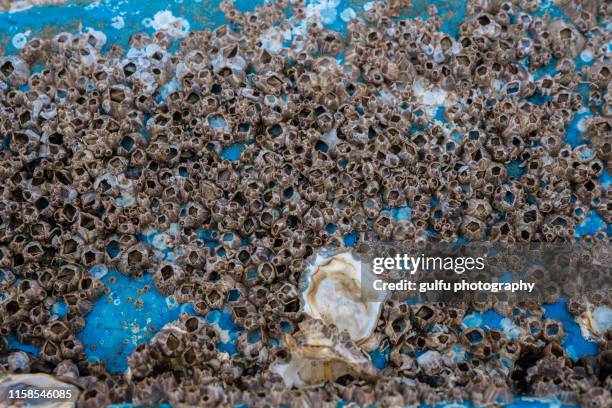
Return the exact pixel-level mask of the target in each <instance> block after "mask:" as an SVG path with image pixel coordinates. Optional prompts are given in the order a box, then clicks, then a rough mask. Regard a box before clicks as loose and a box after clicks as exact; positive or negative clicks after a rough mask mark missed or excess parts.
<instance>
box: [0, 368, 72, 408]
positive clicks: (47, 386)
mask: <svg viewBox="0 0 612 408" xmlns="http://www.w3.org/2000/svg"><path fill="white" fill-rule="evenodd" d="M28 389H33V390H47V391H50V390H66V391H70V393H71V397H70V398H65V399H61V400H59V399H56V400H53V399H46V400H45V402H44V403H41V401H42V400H41V399H40V398H33V399H19V400H15V399H9V391H10V390H28ZM80 392H81V391H80V389H79V388H78V387H77V386H76V385H74V384H70V383H67V382H64V381H61V380H59V379H57V378H55V377H53V376H51V375H47V374H10V375H7V376H6V377H3V378H0V406H2V407H21V406H23V407H30V406H37V405H41V406H42V405H44V406H45V408H70V407H74V406H75V401H76V400H77V398H78V397H79V394H80Z"/></svg>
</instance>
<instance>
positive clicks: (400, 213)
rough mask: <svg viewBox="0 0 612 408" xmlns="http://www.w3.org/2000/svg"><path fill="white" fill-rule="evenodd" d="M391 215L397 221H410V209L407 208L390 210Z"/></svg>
mask: <svg viewBox="0 0 612 408" xmlns="http://www.w3.org/2000/svg"><path fill="white" fill-rule="evenodd" d="M390 211H391V215H392V216H393V218H394V219H395V220H397V221H408V220H410V219H412V208H410V207H408V206H404V207H395V208H391V209H390Z"/></svg>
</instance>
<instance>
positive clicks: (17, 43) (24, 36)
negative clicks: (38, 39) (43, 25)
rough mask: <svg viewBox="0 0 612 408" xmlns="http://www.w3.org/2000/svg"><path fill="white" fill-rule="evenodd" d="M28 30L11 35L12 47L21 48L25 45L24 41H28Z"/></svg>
mask: <svg viewBox="0 0 612 408" xmlns="http://www.w3.org/2000/svg"><path fill="white" fill-rule="evenodd" d="M30 33H31V32H30V31H29V30H28V31H26V32H25V33H17V34H15V35H14V36H13V40H12V43H13V47H15V48H17V49H18V50H20V49H22V48H23V47H25V45H26V43H27V42H28V36H29V35H30Z"/></svg>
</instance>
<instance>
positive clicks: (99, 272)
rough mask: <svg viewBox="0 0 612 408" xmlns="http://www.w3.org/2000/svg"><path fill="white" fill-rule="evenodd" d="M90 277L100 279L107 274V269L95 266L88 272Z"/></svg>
mask: <svg viewBox="0 0 612 408" xmlns="http://www.w3.org/2000/svg"><path fill="white" fill-rule="evenodd" d="M89 272H90V273H91V276H93V277H94V278H96V279H102V278H103V277H105V276H106V274H107V273H108V268H107V267H106V266H104V265H95V266H92V268H91V269H90V270H89Z"/></svg>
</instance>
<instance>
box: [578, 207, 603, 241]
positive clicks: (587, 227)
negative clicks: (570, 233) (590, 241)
mask: <svg viewBox="0 0 612 408" xmlns="http://www.w3.org/2000/svg"><path fill="white" fill-rule="evenodd" d="M607 227H609V225H608V224H606V222H605V221H604V219H603V218H602V217H601V215H599V213H597V211H595V210H591V211H589V212H588V214H587V216H586V218H585V219H584V221H583V222H582V223H580V224H578V225H576V232H575V236H576V238H581V237H583V236H585V235H593V234H595V233H596V232H598V231H601V230H605V229H606V228H607Z"/></svg>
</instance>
